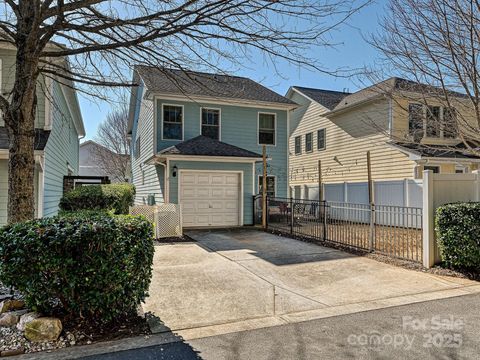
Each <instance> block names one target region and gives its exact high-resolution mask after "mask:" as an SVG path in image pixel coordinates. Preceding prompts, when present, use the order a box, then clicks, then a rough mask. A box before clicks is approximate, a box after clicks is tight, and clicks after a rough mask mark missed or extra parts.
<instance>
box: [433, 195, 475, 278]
mask: <svg viewBox="0 0 480 360" xmlns="http://www.w3.org/2000/svg"><path fill="white" fill-rule="evenodd" d="M436 230H437V241H438V246H439V248H440V253H441V255H442V260H443V262H444V263H445V265H446V266H448V267H451V268H464V269H465V268H467V269H475V270H477V271H478V270H480V203H457V204H448V205H443V206H441V207H439V208H438V209H437V216H436Z"/></svg>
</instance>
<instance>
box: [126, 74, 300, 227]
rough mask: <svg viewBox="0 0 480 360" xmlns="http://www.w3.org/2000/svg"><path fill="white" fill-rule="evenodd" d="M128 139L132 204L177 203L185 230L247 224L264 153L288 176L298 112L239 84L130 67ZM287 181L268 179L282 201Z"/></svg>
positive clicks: (262, 90) (254, 86)
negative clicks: (293, 114)
mask: <svg viewBox="0 0 480 360" xmlns="http://www.w3.org/2000/svg"><path fill="white" fill-rule="evenodd" d="M133 81H134V82H135V83H136V84H138V86H137V87H134V88H133V89H132V92H131V99H130V119H129V133H130V135H131V140H132V145H133V146H132V161H131V162H132V182H133V184H134V185H135V187H136V190H137V191H136V199H135V202H136V204H147V203H150V204H151V203H157V204H158V203H180V204H181V205H182V212H183V226H185V227H208V226H241V225H248V224H252V223H253V195H255V194H258V193H259V192H261V189H260V184H262V164H261V160H262V146H263V145H264V144H265V145H266V149H267V155H268V159H269V160H268V163H269V168H270V169H282V171H284V172H285V171H286V169H288V135H289V134H288V128H289V124H288V122H289V111H290V110H291V109H293V108H295V107H296V106H297V105H296V104H295V103H294V102H293V101H291V100H289V99H287V98H285V97H283V96H281V95H279V94H277V93H275V92H274V91H271V90H269V89H267V88H266V87H264V86H262V85H260V84H258V83H256V82H254V81H252V80H250V79H247V78H243V77H236V76H226V75H216V74H206V73H199V72H181V71H176V70H167V69H163V70H159V69H158V68H154V67H147V66H136V67H135V69H134V75H133ZM287 189H288V177H287V176H275V175H271V176H269V177H268V178H267V192H268V194H269V195H272V196H273V195H275V196H279V197H286V196H287Z"/></svg>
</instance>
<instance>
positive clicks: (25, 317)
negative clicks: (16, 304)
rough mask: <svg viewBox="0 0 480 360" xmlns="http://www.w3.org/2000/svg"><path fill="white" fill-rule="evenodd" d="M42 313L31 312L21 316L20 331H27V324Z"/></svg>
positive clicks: (18, 327) (18, 325) (18, 326)
mask: <svg viewBox="0 0 480 360" xmlns="http://www.w3.org/2000/svg"><path fill="white" fill-rule="evenodd" d="M41 316H42V315H41V314H39V313H36V312H29V313H26V314H24V315H22V316H21V317H20V321H19V322H18V324H17V329H18V330H20V331H25V325H27V324H28V323H29V322H30V321H33V320H35V319H38V318H39V317H41Z"/></svg>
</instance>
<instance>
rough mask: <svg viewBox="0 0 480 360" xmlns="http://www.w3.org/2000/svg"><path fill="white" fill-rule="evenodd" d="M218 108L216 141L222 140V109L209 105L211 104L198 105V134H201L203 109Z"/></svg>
mask: <svg viewBox="0 0 480 360" xmlns="http://www.w3.org/2000/svg"><path fill="white" fill-rule="evenodd" d="M204 109H205V110H218V141H222V109H221V108H216V107H211V106H201V107H200V135H202V126H203V124H202V114H203V110H204Z"/></svg>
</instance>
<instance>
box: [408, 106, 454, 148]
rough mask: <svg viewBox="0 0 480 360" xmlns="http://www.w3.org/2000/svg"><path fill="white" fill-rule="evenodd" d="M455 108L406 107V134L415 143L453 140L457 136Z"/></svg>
mask: <svg viewBox="0 0 480 360" xmlns="http://www.w3.org/2000/svg"><path fill="white" fill-rule="evenodd" d="M456 117H457V113H456V110H455V108H452V107H441V106H424V105H422V104H415V103H412V104H409V105H408V132H409V134H410V136H411V137H412V140H413V141H415V142H420V141H421V140H422V139H423V138H427V139H455V138H457V136H458V127H457V120H456Z"/></svg>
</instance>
